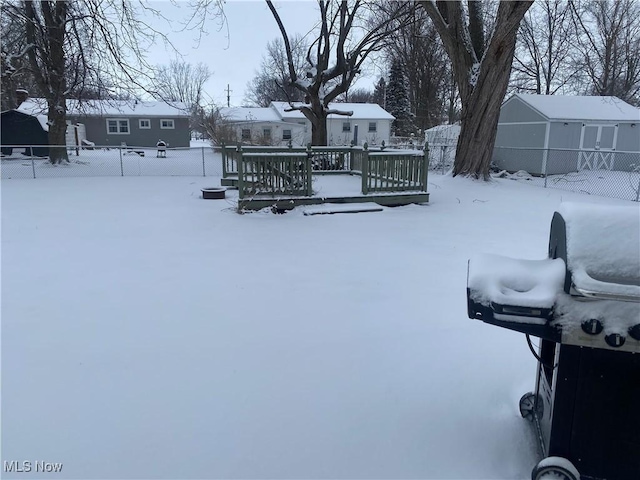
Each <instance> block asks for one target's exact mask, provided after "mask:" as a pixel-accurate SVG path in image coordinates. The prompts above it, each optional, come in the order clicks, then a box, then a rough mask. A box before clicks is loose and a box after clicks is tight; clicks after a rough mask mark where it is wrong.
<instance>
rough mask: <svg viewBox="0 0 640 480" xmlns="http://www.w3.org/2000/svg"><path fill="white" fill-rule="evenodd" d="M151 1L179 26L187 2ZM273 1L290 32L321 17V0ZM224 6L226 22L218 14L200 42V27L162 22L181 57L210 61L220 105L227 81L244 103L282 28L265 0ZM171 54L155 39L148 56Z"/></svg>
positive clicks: (154, 59)
mask: <svg viewBox="0 0 640 480" xmlns="http://www.w3.org/2000/svg"><path fill="white" fill-rule="evenodd" d="M149 3H150V5H151V6H152V7H153V8H156V9H158V10H160V11H161V12H162V13H163V14H164V15H165V16H166V17H167V18H171V19H172V21H174V23H175V24H174V26H173V30H178V29H179V21H180V20H181V19H185V18H186V16H185V15H186V12H187V11H188V5H187V3H186V2H180V4H179V7H178V8H176V7H175V6H174V5H172V4H171V3H170V2H168V1H151V2H149ZM274 5H275V6H276V8H277V9H278V11H279V14H280V17H281V18H282V21H283V23H284V25H285V27H286V28H287V31H288V33H289V35H293V34H294V33H300V34H303V35H304V34H306V33H308V32H309V31H311V30H312V29H313V28H314V26H315V25H316V24H317V23H318V19H319V14H318V10H317V2H316V1H314V0H285V1H282V0H280V1H276V2H274ZM224 12H225V15H226V18H227V24H226V26H224V27H223V28H222V29H219V25H218V24H217V23H216V22H215V21H214V20H211V21H210V22H208V23H207V31H208V35H206V36H203V37H202V39H201V41H200V45H199V46H198V45H197V33H196V32H193V31H192V32H188V31H187V32H178V31H173V32H170V30H169V28H168V27H159V28H163V29H166V33H167V34H168V36H169V37H170V39H171V42H172V43H173V44H174V46H175V47H176V49H178V50H179V51H180V53H181V57H182V59H184V60H185V61H187V62H189V63H192V64H197V63H199V62H202V63H205V64H207V65H208V66H209V69H210V70H211V71H212V72H213V75H212V78H211V80H209V81H208V82H207V84H206V85H205V90H206V93H207V95H208V96H209V97H211V98H212V99H213V101H214V102H215V103H216V104H217V105H219V106H226V102H227V98H226V97H227V94H226V88H227V85H229V87H230V89H231V106H240V105H241V104H242V102H243V100H244V96H245V89H246V86H247V82H249V81H250V80H251V79H252V78H253V77H254V73H255V71H256V70H257V69H258V68H259V66H260V62H261V60H262V56H263V55H264V53H265V49H266V44H267V42H269V41H270V40H273V39H275V38H277V37H280V31H279V30H278V25H277V24H276V22H275V20H274V18H273V16H272V15H271V12H270V11H269V9H268V7H267V5H266V3H265V2H264V1H258V0H227V1H226V4H225V6H224ZM157 25H160V24H159V23H158V24H157ZM163 31H164V30H163ZM172 58H174V54H173V53H171V52H169V51H167V50H166V49H165V47H164V46H163V45H157V46H156V47H155V48H152V49H150V50H149V52H148V60H149V62H150V63H152V64H168V63H169V61H170V60H171V59H172ZM374 82H375V79H366V78H363V79H362V80H360V81H359V82H358V83H357V86H358V87H360V86H366V87H369V86H370V85H372V84H373V83H374Z"/></svg>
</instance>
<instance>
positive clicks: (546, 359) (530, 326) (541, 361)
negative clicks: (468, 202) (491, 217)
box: [467, 203, 640, 480]
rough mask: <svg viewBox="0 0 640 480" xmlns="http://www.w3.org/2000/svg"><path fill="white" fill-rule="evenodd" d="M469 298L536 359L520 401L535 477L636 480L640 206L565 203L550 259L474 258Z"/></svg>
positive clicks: (639, 456) (480, 314) (555, 222)
mask: <svg viewBox="0 0 640 480" xmlns="http://www.w3.org/2000/svg"><path fill="white" fill-rule="evenodd" d="M467 302H468V314H469V317H470V318H472V319H477V320H481V321H483V322H486V323H488V324H492V325H496V326H499V327H503V328H507V329H510V330H515V331H518V332H521V333H524V334H525V335H526V338H527V342H528V345H529V348H530V349H531V351H532V353H533V354H534V355H535V356H536V359H537V361H538V363H537V375H536V384H535V390H534V391H533V392H529V393H527V394H525V395H524V396H523V397H522V398H521V400H520V405H519V407H520V412H521V414H522V416H523V417H524V418H525V419H527V420H529V421H530V422H531V423H532V425H533V427H534V431H535V433H536V435H537V438H538V440H539V447H540V451H541V454H542V457H543V460H542V461H541V462H540V463H538V464H537V465H536V466H535V467H534V468H533V471H532V474H531V478H532V480H542V479H544V478H560V479H565V480H580V479H582V480H587V479H589V480H604V479H610V480H611V479H615V480H638V479H640V208H638V207H636V206H601V205H592V204H564V203H563V204H562V205H561V206H560V208H559V209H558V211H557V212H555V214H554V215H553V219H552V221H551V232H550V236H549V253H548V258H546V259H543V260H517V259H511V258H505V257H500V256H496V255H480V256H477V257H475V258H472V259H471V260H470V261H469V270H468V277H467ZM531 336H534V337H539V338H540V342H539V347H538V349H537V350H536V349H535V348H534V346H533V344H532V342H531V338H530V337H531Z"/></svg>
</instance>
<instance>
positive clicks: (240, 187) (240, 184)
mask: <svg viewBox="0 0 640 480" xmlns="http://www.w3.org/2000/svg"><path fill="white" fill-rule="evenodd" d="M236 157H237V158H238V160H237V164H238V198H240V199H242V198H244V165H242V147H241V146H240V145H238V148H237V149H236Z"/></svg>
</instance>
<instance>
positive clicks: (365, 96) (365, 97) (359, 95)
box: [336, 88, 376, 103]
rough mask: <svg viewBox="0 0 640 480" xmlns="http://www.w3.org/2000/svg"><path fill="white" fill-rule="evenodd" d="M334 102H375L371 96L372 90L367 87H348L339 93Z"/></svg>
mask: <svg viewBox="0 0 640 480" xmlns="http://www.w3.org/2000/svg"><path fill="white" fill-rule="evenodd" d="M336 102H348V103H376V101H375V100H374V97H373V90H369V89H367V88H350V89H349V90H347V91H346V92H344V93H343V94H342V95H340V96H339V97H338V98H337V99H336Z"/></svg>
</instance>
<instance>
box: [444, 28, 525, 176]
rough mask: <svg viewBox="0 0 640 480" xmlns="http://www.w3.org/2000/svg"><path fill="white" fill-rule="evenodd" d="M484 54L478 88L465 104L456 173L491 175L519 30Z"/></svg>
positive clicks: (454, 171) (455, 165)
mask: <svg viewBox="0 0 640 480" xmlns="http://www.w3.org/2000/svg"><path fill="white" fill-rule="evenodd" d="M508 37H510V38H505V41H504V42H500V44H499V45H498V46H497V47H496V46H495V45H492V46H491V47H490V48H489V50H488V51H487V52H486V53H485V56H484V58H483V61H482V67H481V69H480V72H479V74H478V80H477V83H476V85H475V88H474V89H473V91H472V92H471V94H470V95H469V97H468V98H467V99H466V101H464V102H463V103H462V128H461V130H460V137H459V138H458V147H457V150H456V159H455V163H454V167H453V175H454V176H456V175H461V174H462V175H473V176H474V177H476V178H480V177H483V178H485V179H487V178H489V167H490V166H491V158H492V155H493V147H494V145H495V141H496V134H497V131H498V119H499V118H500V107H501V106H502V100H503V99H504V96H505V94H506V92H507V87H508V85H509V77H510V73H511V64H512V61H513V56H514V54H515V37H516V32H515V31H514V32H511V33H510V34H509V35H508Z"/></svg>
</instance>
